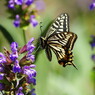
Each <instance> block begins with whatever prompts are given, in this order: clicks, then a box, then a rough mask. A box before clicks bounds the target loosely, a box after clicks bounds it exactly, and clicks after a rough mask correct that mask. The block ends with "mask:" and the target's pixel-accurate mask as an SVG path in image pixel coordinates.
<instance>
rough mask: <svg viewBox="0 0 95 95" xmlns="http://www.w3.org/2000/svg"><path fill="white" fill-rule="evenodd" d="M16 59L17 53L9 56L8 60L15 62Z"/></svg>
mask: <svg viewBox="0 0 95 95" xmlns="http://www.w3.org/2000/svg"><path fill="white" fill-rule="evenodd" d="M17 58H18V53H17V52H16V53H12V54H10V59H11V60H12V61H15V60H16V59H17Z"/></svg>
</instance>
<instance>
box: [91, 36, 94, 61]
mask: <svg viewBox="0 0 95 95" xmlns="http://www.w3.org/2000/svg"><path fill="white" fill-rule="evenodd" d="M91 38H92V40H91V41H90V45H91V48H92V50H94V48H95V35H92V36H91ZM91 58H92V60H93V61H94V62H95V54H92V56H91Z"/></svg>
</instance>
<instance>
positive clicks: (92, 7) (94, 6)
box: [89, 2, 95, 10]
mask: <svg viewBox="0 0 95 95" xmlns="http://www.w3.org/2000/svg"><path fill="white" fill-rule="evenodd" d="M89 8H90V10H93V9H94V8H95V2H93V3H92V4H91V5H90V7H89Z"/></svg>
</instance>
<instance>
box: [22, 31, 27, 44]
mask: <svg viewBox="0 0 95 95" xmlns="http://www.w3.org/2000/svg"><path fill="white" fill-rule="evenodd" d="M23 38H24V42H25V44H26V36H25V30H24V29H23Z"/></svg>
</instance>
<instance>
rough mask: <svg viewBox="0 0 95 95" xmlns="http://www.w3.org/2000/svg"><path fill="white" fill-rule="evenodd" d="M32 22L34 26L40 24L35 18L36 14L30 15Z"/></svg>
mask: <svg viewBox="0 0 95 95" xmlns="http://www.w3.org/2000/svg"><path fill="white" fill-rule="evenodd" d="M30 23H31V24H32V26H33V27H36V26H37V25H38V22H37V20H36V19H35V16H34V15H31V16H30Z"/></svg>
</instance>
